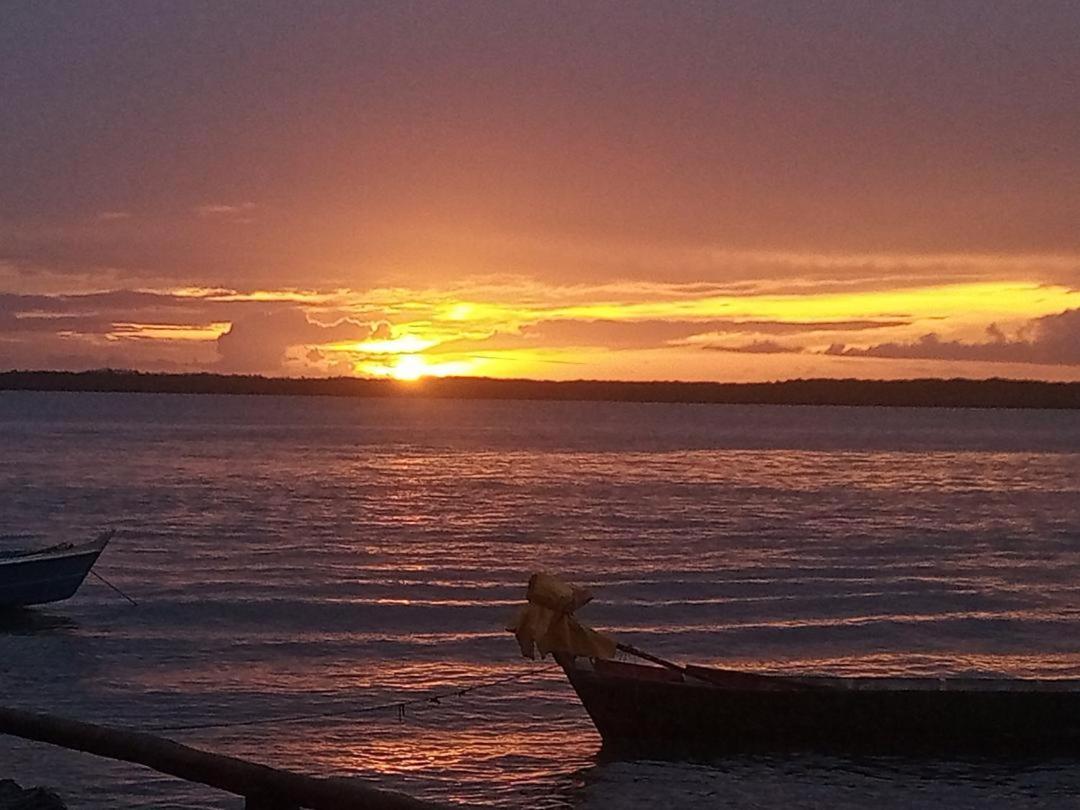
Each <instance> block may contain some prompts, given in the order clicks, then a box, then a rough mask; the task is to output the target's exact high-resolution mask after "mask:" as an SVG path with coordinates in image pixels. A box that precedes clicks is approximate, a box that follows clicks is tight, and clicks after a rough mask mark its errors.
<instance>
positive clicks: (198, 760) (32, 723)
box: [0, 707, 461, 810]
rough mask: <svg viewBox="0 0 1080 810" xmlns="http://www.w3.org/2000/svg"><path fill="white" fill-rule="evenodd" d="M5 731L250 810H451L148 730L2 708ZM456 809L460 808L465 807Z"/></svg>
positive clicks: (0, 725) (0, 721) (1, 724)
mask: <svg viewBox="0 0 1080 810" xmlns="http://www.w3.org/2000/svg"><path fill="white" fill-rule="evenodd" d="M0 733H3V734H11V735H13V736H15V737H22V738H23V739H26V740H36V741H37V742H43V743H49V744H51V745H57V746H60V747H61V748H68V749H70V750H72V751H83V752H85V753H88V754H94V755H96V756H99V757H107V758H109V759H116V760H120V761H122V762H133V763H135V764H137V765H144V766H146V767H147V768H151V769H153V770H155V771H158V772H159V773H164V774H168V775H170V776H176V777H179V778H180V779H184V780H187V781H188V782H197V783H199V784H202V785H209V786H210V787H213V788H217V789H218V790H223V791H226V792H228V793H233V794H235V795H237V796H244V797H245V799H246V802H245V806H246V807H247V808H248V810H295V808H301V807H304V808H310V810H450V808H451V805H444V804H438V803H435V802H428V801H422V800H420V799H414V798H412V797H411V796H406V795H405V794H403V793H395V792H393V791H387V790H379V789H377V788H373V787H370V786H368V785H365V784H361V783H359V782H357V781H356V780H353V779H343V778H318V777H313V776H304V775H302V774H298V773H293V772H292V771H285V770H281V769H278V768H271V767H268V766H266V765H259V764H257V763H254V762H248V761H247V760H243V759H237V758H236V757H227V756H222V755H220V754H212V753H209V752H207V751H200V750H199V749H197V748H191V747H190V746H187V745H182V744H181V743H177V742H173V741H172V740H167V739H165V738H163V737H157V736H155V735H153V734H146V733H144V732H135V731H124V730H121V729H115V728H109V727H108V726H99V725H95V724H93V723H82V722H79V721H76V720H67V719H64V718H61V717H54V716H52V715H47V714H36V713H33V712H26V711H22V710H20V709H9V708H3V707H0ZM455 807H458V808H460V807H461V806H460V805H456V806H455Z"/></svg>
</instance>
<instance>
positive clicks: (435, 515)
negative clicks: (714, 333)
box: [0, 383, 1080, 810]
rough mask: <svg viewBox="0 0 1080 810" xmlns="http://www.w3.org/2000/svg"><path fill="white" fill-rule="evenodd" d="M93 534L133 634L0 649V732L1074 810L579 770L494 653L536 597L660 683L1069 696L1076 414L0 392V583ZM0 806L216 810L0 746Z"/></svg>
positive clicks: (625, 800)
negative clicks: (549, 580) (43, 719)
mask: <svg viewBox="0 0 1080 810" xmlns="http://www.w3.org/2000/svg"><path fill="white" fill-rule="evenodd" d="M421 384H422V383H421ZM109 528H111V529H115V530H116V536H115V538H114V540H113V541H112V543H111V544H110V545H109V547H108V549H107V550H106V551H105V553H104V554H103V555H102V557H101V559H100V560H99V562H98V564H97V566H96V567H95V571H96V572H98V573H100V575H101V576H103V577H104V578H105V579H106V580H108V582H110V583H112V585H114V586H116V587H117V588H119V589H120V590H122V591H123V592H124V593H125V594H127V595H128V596H130V597H131V598H132V599H133V600H135V602H137V605H132V604H131V603H129V602H127V601H125V600H124V599H123V598H122V597H121V596H119V595H118V594H117V593H116V592H114V591H113V590H111V589H110V588H109V587H107V586H106V585H105V584H104V583H103V582H101V581H100V580H98V579H96V578H93V577H91V578H88V579H87V581H86V582H85V583H84V584H83V586H82V588H81V590H80V591H79V592H78V594H76V596H75V597H73V598H72V599H70V600H68V601H66V602H61V603H57V604H54V605H50V606H45V607H40V608H35V609H27V610H21V611H15V612H9V613H5V614H3V615H0V695H2V697H0V705H5V706H10V707H19V708H24V709H30V710H35V711H41V712H49V713H54V714H57V715H61V716H64V717H69V718H73V719H79V720H85V721H90V722H96V723H105V724H109V725H113V726H118V727H122V728H127V729H132V730H142V731H153V732H156V733H159V734H162V735H163V736H167V737H170V738H172V739H175V740H178V741H180V742H183V743H187V744H189V745H192V746H196V747H198V748H203V749H206V750H210V751H215V752H220V753H225V754H230V755H235V756H239V757H244V758H249V759H252V760H255V761H258V762H262V763H266V764H270V765H275V766H279V767H283V768H288V769H292V770H296V771H300V772H303V773H307V774H313V775H333V776H345V777H352V778H356V779H359V780H363V781H364V782H365V783H367V784H372V785H375V786H378V787H384V788H389V789H394V790H399V791H405V792H407V793H410V794H412V795H414V796H417V797H421V798H431V799H437V800H440V801H446V802H460V803H467V804H472V805H478V806H481V807H495V808H542V809H547V808H549V809H550V810H555V809H556V808H615V809H616V810H628V809H630V808H634V809H636V808H655V807H665V806H666V807H673V808H692V807H717V808H780V807H782V808H819V807H829V808H865V807H869V806H873V807H875V808H877V810H888V809H889V808H917V807H926V808H931V807H935V808H936V807H943V806H948V807H950V808H952V810H955V809H956V808H969V807H970V808H996V807H1001V808H1052V807H1076V806H1078V804H1080V762H1077V761H1071V760H1068V759H1049V760H1046V759H1032V760H1024V759H1019V760H1016V761H1007V762H1002V761H994V760H978V759H956V760H951V759H947V758H937V759H931V760H928V759H925V758H923V759H919V760H907V759H904V758H875V757H860V758H844V757H835V756H818V755H789V756H782V757H766V756H753V757H727V758H721V759H716V760H706V761H696V762H659V761H618V760H611V759H608V758H607V757H605V756H602V755H601V754H600V739H599V737H598V735H597V733H596V731H595V729H594V728H593V726H592V724H591V722H590V721H589V718H588V716H587V715H586V713H585V711H584V710H583V709H582V707H581V705H580V703H579V702H578V701H577V699H576V697H575V696H574V694H573V692H572V690H571V689H570V687H569V686H568V684H567V683H566V682H565V679H564V677H563V676H562V674H561V673H560V672H559V671H558V669H557V668H556V667H554V666H553V665H552V664H551V662H550V661H532V660H527V659H523V658H522V657H521V655H520V652H519V651H518V648H517V645H516V644H515V641H514V639H513V637H512V636H511V635H510V634H509V633H507V631H506V629H505V627H506V624H507V622H508V621H509V620H510V618H511V617H512V615H513V613H514V611H515V609H516V608H517V606H518V605H520V604H522V603H523V601H524V595H525V588H526V583H527V580H528V578H529V575H530V574H531V573H532V572H534V571H541V570H542V571H548V572H552V573H557V574H559V575H561V576H563V577H564V578H566V579H567V580H569V581H571V582H574V583H577V584H580V585H583V586H586V587H588V588H589V589H590V590H591V591H592V592H593V594H594V595H595V599H594V601H593V602H592V603H590V604H589V605H587V606H585V607H584V608H583V609H582V610H581V611H580V613H579V616H580V618H581V619H582V620H583V621H584V622H586V623H587V624H590V625H591V626H594V627H596V628H598V629H600V630H603V631H606V632H609V633H610V634H612V635H614V636H615V637H616V638H617V639H619V640H622V641H626V642H629V643H631V644H634V645H636V646H637V647H640V648H644V649H646V650H649V651H651V652H653V653H655V654H657V655H661V656H663V657H666V658H670V659H673V660H676V661H683V662H695V663H715V664H720V665H723V666H729V667H745V668H748V669H752V670H754V671H767V672H777V673H810V672H813V673H840V674H848V675H857V674H858V675H881V674H889V675H935V676H942V675H950V674H961V673H962V674H969V675H984V676H1027V677H1043V678H1064V677H1080V412H1075V411H1074V412H1068V411H1050V410H1029V411H1008V410H961V409H929V408H924V409H900V408H897V409H893V408H881V407H877V408H855V407H794V406H725V405H694V404H641V403H604V402H528V401H454V400H435V399H424V398H419V397H412V398H400V399H347V398H308V397H257V396H186V395H157V394H87V393H28V392H0V548H15V547H25V546H35V545H47V544H51V543H56V542H67V541H71V542H75V541H80V540H85V539H89V538H91V537H93V536H94V535H96V534H97V533H98V532H99V531H101V530H103V529H109ZM466 689H468V690H469V691H467V692H466V693H465V694H458V693H459V692H462V691H464V690H466ZM435 698H438V700H435ZM2 777H9V778H14V779H16V780H18V781H19V782H20V783H22V784H23V785H24V786H29V785H37V784H42V785H48V786H50V787H52V788H54V789H55V790H57V791H58V792H59V793H60V794H61V795H62V796H63V797H64V798H65V800H66V801H67V803H68V806H69V807H70V808H72V810H104V808H110V809H113V810H115V809H116V808H120V809H121V810H123V809H126V808H177V809H179V808H239V807H240V806H242V800H240V799H238V798H237V797H233V796H229V795H228V794H224V793H220V792H217V791H214V790H212V789H209V788H205V787H200V786H198V785H193V784H190V783H186V782H183V781H180V780H178V779H174V778H172V777H168V776H164V775H160V774H157V773H154V772H152V771H149V770H146V769H144V768H140V767H138V766H134V765H127V764H122V763H117V762H113V761H111V760H105V759H99V758H96V757H92V756H89V755H85V754H78V753H73V752H70V751H67V750H63V749H59V748H52V747H49V746H46V745H42V744H38V743H31V742H26V741H21V740H16V739H14V738H11V737H3V736H0V778H2Z"/></svg>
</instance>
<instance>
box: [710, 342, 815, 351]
mask: <svg viewBox="0 0 1080 810" xmlns="http://www.w3.org/2000/svg"><path fill="white" fill-rule="evenodd" d="M704 348H706V349H708V350H710V351H716V352H736V353H737V354H799V353H801V352H802V351H803V349H802V347H800V346H786V345H784V344H783V343H778V342H776V341H775V340H755V341H752V342H750V343H743V344H741V345H737V346H705V347H704Z"/></svg>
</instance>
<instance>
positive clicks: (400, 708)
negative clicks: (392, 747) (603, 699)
mask: <svg viewBox="0 0 1080 810" xmlns="http://www.w3.org/2000/svg"><path fill="white" fill-rule="evenodd" d="M552 666H553V665H552V664H548V665H547V666H546V667H544V668H543V669H540V670H529V671H527V672H519V673H517V674H516V675H508V676H507V677H505V678H499V679H497V680H494V681H485V682H483V683H475V684H472V685H471V686H465V687H462V688H460V689H452V690H447V691H445V692H437V693H435V694H433V695H426V696H423V697H416V698H409V699H408V700H395V701H392V702H390V703H377V704H375V705H372V706H360V707H358V708H355V709H341V708H340V707H337V708H333V709H327V710H325V711H321V712H310V713H307V714H289V715H280V716H278V717H255V718H251V719H248V720H233V721H220V722H212V723H189V724H185V725H177V726H151V727H150V728H149V729H148V730H149V731H159V732H160V731H198V730H202V729H214V728H233V727H239V726H261V725H268V724H270V723H295V722H298V721H301V720H318V719H320V718H323V717H352V716H355V715H359V714H368V713H370V712H377V711H385V710H387V709H394V710H396V711H397V716H398V720H400V721H404V720H405V709H406V708H408V707H410V706H419V705H422V704H435V703H439V702H440V701H441V700H443V699H446V698H456V697H464V696H465V695H468V694H469V693H470V692H477V691H479V690H481V689H491V688H492V687H495V686H501V685H502V684H504V683H510V682H512V681H523V680H526V679H528V678H534V677H537V676H538V675H540V674H541V673H543V672H545V671H547V670H549V669H551V667H552Z"/></svg>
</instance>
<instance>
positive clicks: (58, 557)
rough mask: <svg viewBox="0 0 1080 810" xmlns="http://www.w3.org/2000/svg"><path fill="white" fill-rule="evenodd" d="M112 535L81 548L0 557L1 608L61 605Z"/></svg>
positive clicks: (71, 593) (71, 547) (59, 548)
mask: <svg viewBox="0 0 1080 810" xmlns="http://www.w3.org/2000/svg"><path fill="white" fill-rule="evenodd" d="M111 536H112V533H111V532H109V533H106V534H104V535H101V536H100V537H98V538H97V539H96V540H94V541H93V542H90V543H85V544H82V545H77V546H76V545H70V546H59V547H54V548H52V549H44V550H42V551H41V552H18V553H9V554H8V555H7V556H4V557H0V608H12V607H26V606H29V605H42V604H47V603H49V602H60V601H62V600H64V599H68V598H70V597H71V596H74V595H75V592H76V591H77V590H78V589H79V586H80V585H82V583H83V580H84V579H86V576H87V574H89V573H90V569H91V568H92V567H93V565H94V563H95V562H97V558H98V557H99V556H100V554H101V552H102V551H104V550H105V546H106V545H107V544H108V542H109V539H110V537H111Z"/></svg>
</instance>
